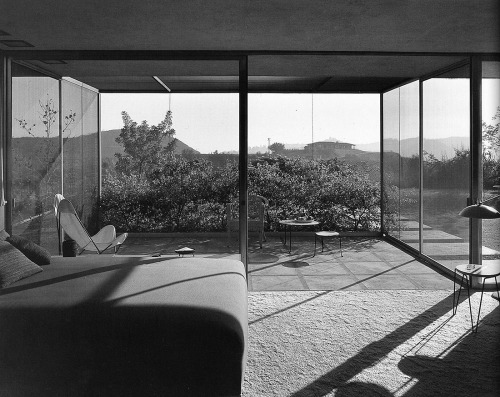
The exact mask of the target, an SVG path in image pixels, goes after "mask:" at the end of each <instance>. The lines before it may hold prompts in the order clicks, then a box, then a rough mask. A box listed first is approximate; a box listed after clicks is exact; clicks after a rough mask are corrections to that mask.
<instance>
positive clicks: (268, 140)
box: [267, 138, 271, 154]
mask: <svg viewBox="0 0 500 397" xmlns="http://www.w3.org/2000/svg"><path fill="white" fill-rule="evenodd" d="M269 146H271V138H267V154H269Z"/></svg>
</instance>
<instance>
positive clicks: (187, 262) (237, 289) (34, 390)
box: [0, 255, 247, 397]
mask: <svg viewBox="0 0 500 397" xmlns="http://www.w3.org/2000/svg"><path fill="white" fill-rule="evenodd" d="M246 285H247V284H246V278H245V270H244V266H243V264H242V263H241V262H239V261H236V260H230V259H202V258H187V257H186V258H169V259H165V258H147V257H142V258H139V257H124V256H112V255H88V256H81V257H76V258H63V257H53V258H52V261H51V264H50V265H48V266H44V267H43V271H42V272H39V273H37V274H34V275H31V276H29V277H27V278H25V279H22V280H20V281H17V282H15V283H13V284H11V285H9V286H7V287H5V288H3V289H0V374H1V375H0V395H1V396H23V397H24V396H37V397H40V396H51V397H55V396H68V397H69V396H82V397H83V396H85V397H88V396H186V395H189V396H198V395H200V396H226V395H235V396H236V395H239V394H240V393H241V385H242V381H243V375H244V369H245V361H246V351H247V289H246Z"/></svg>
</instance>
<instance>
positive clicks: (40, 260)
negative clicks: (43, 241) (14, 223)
mask: <svg viewBox="0 0 500 397" xmlns="http://www.w3.org/2000/svg"><path fill="white" fill-rule="evenodd" d="M7 241H8V242H9V243H11V244H12V245H13V246H14V247H16V248H17V249H18V250H19V251H21V252H22V253H23V254H24V255H26V256H27V257H28V259H30V260H32V261H33V262H35V263H36V264H37V265H38V266H45V265H49V264H50V252H49V251H47V250H46V249H45V248H42V247H40V246H39V245H37V244H35V243H34V242H33V241H31V240H28V239H27V238H24V237H21V236H16V235H12V236H10V237H8V238H7Z"/></svg>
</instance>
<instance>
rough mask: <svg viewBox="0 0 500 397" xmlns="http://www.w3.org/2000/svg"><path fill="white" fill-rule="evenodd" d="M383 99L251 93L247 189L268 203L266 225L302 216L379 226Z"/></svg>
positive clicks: (337, 224) (353, 226)
mask: <svg viewBox="0 0 500 397" xmlns="http://www.w3.org/2000/svg"><path fill="white" fill-rule="evenodd" d="M379 98H380V97H379V95H377V94H294V93H288V94H265V93H263V94H250V95H249V137H248V139H249V157H250V160H251V163H252V168H251V170H250V172H249V190H250V191H253V192H254V193H256V194H259V195H262V196H264V197H266V198H267V199H268V200H269V201H270V206H269V213H268V218H269V219H268V221H269V222H268V227H269V230H273V231H276V230H279V228H280V223H279V222H280V221H283V220H287V219H296V218H298V217H302V216H305V217H308V218H312V219H315V220H317V221H318V222H319V223H320V226H319V227H320V228H322V229H324V230H338V231H358V232H375V231H379V230H380V127H379V125H380V100H379ZM297 230H299V229H298V228H297ZM304 230H308V231H311V227H308V228H307V229H306V228H304Z"/></svg>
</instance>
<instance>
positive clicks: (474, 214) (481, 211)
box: [459, 195, 500, 299]
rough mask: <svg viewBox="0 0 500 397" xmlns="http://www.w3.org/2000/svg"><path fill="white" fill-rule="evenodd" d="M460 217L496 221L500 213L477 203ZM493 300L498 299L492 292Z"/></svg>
mask: <svg viewBox="0 0 500 397" xmlns="http://www.w3.org/2000/svg"><path fill="white" fill-rule="evenodd" d="M499 197H500V195H498V196H495V197H492V198H489V199H488V200H486V201H492V200H494V199H497V198H499ZM459 215H460V216H463V217H466V218H475V219H496V218H500V212H498V211H497V210H496V209H495V208H493V207H490V206H488V205H484V202H479V203H477V204H472V205H469V206H467V207H465V208H464V209H463V210H462V211H460V213H459ZM491 296H492V297H493V298H495V299H500V297H499V295H498V292H494V293H493V294H492V295H491Z"/></svg>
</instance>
